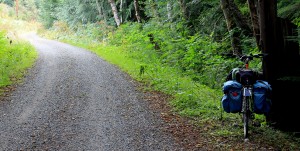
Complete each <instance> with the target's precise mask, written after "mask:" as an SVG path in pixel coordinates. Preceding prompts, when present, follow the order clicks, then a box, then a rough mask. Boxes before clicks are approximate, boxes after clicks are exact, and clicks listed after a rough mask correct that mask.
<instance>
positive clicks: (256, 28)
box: [248, 0, 262, 51]
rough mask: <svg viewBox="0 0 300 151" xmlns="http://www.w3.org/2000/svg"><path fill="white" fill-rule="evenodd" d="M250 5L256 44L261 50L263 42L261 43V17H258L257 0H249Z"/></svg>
mask: <svg viewBox="0 0 300 151" xmlns="http://www.w3.org/2000/svg"><path fill="white" fill-rule="evenodd" d="M248 5H249V9H250V16H251V21H252V29H253V35H254V37H255V40H256V44H257V46H258V49H259V50H260V51H261V50H262V48H261V44H260V29H259V28H260V26H259V18H258V14H259V12H258V8H257V7H258V6H257V5H258V4H257V1H256V0H248Z"/></svg>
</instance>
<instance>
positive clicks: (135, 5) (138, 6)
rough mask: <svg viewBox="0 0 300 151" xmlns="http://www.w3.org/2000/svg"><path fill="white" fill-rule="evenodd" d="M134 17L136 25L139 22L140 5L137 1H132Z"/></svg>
mask: <svg viewBox="0 0 300 151" xmlns="http://www.w3.org/2000/svg"><path fill="white" fill-rule="evenodd" d="M134 9H135V17H136V20H137V22H138V23H140V22H141V13H140V5H139V1H138V0H134Z"/></svg>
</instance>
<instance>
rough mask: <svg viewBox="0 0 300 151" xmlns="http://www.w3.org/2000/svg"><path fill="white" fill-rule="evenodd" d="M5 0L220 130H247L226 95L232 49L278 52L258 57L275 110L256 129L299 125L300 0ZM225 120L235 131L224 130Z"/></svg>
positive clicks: (255, 64)
mask: <svg viewBox="0 0 300 151" xmlns="http://www.w3.org/2000/svg"><path fill="white" fill-rule="evenodd" d="M0 3H4V4H6V5H8V6H10V7H11V10H10V11H8V12H7V13H8V15H9V16H12V17H14V18H16V19H20V20H24V21H28V22H36V23H37V24H41V25H40V27H39V29H38V30H37V33H38V34H39V35H41V36H44V37H47V38H50V39H55V40H59V41H62V42H66V43H70V44H73V45H76V46H79V47H83V48H86V49H89V50H91V51H93V52H94V53H96V54H98V55H99V56H101V57H102V58H104V59H105V60H107V61H108V62H111V63H112V64H115V65H117V66H119V67H120V68H121V69H122V70H123V71H125V72H127V73H129V74H130V75H131V76H132V77H133V78H134V79H136V80H137V81H139V82H141V83H143V85H144V88H143V89H144V90H151V91H159V92H162V93H165V94H167V95H170V105H171V106H172V107H173V110H174V112H176V113H178V114H180V115H181V116H184V117H188V118H191V119H193V120H194V121H196V123H199V125H201V126H203V125H205V124H207V123H214V125H213V126H211V127H209V128H208V129H210V132H211V133H213V135H221V136H229V135H233V133H242V129H232V128H228V127H230V124H232V123H233V121H236V120H237V119H239V118H240V117H239V115H233V114H226V113H224V112H223V111H222V109H221V107H220V99H221V97H222V95H223V93H222V85H223V83H224V82H225V81H226V76H227V75H228V73H229V72H230V71H231V69H233V68H235V67H240V66H243V63H242V62H241V61H239V60H238V59H232V58H226V57H224V54H228V53H231V54H237V55H239V56H241V55H243V54H258V53H269V54H272V55H271V56H272V57H271V59H266V60H261V59H255V60H253V61H251V63H250V67H251V68H254V69H256V70H257V71H259V72H262V73H263V75H264V79H266V80H267V81H269V82H270V83H271V85H272V87H273V90H274V95H273V96H272V101H273V106H274V108H273V110H272V113H271V114H270V115H269V116H266V117H265V116H262V115H256V119H257V120H258V122H260V123H261V125H262V126H261V127H258V128H256V131H262V130H264V131H265V133H262V134H260V135H258V136H257V137H261V136H262V135H264V134H266V133H268V134H269V133H271V132H270V131H267V130H265V129H268V128H269V126H271V127H274V128H279V129H281V130H284V131H288V132H290V131H292V132H295V131H298V132H299V127H300V126H299V123H298V122H297V120H298V119H299V117H298V116H297V115H298V114H299V112H298V111H297V106H298V105H299V102H297V99H294V98H295V97H297V95H296V94H297V92H298V90H299V88H298V87H297V86H298V85H299V84H300V69H299V65H300V56H299V54H300V51H299V42H300V37H299V36H298V35H299V32H300V31H299V27H300V11H299V10H300V0H289V1H287V0H277V1H276V0H266V1H264V2H261V1H260V0H255V1H252V0H0ZM2 11H3V10H2ZM264 15H265V16H264ZM268 15H269V16H268ZM265 18H266V19H265ZM264 19H265V20H264ZM268 19H269V20H268ZM272 19H273V20H272ZM0 59H1V57H0ZM290 93H292V94H290ZM286 94H289V96H286ZM291 110H292V111H291ZM295 119H296V120H295ZM224 125H225V127H226V128H228V129H227V130H224V129H220V127H223V126H224ZM201 126H200V127H201ZM218 128H219V129H218ZM216 129H217V130H216ZM274 135H275V134H274ZM267 136H269V135H267ZM270 137H271V136H270ZM265 139H270V138H265ZM272 141H273V142H275V141H276V140H274V139H272ZM280 147H283V146H280ZM280 147H279V148H280ZM284 147H286V146H284ZM288 150H289V149H288Z"/></svg>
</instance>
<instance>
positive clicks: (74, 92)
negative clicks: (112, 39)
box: [0, 34, 184, 151]
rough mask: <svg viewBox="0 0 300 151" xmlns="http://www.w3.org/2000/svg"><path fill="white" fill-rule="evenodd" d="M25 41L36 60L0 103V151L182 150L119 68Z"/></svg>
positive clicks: (73, 50) (54, 45) (76, 51)
mask: <svg viewBox="0 0 300 151" xmlns="http://www.w3.org/2000/svg"><path fill="white" fill-rule="evenodd" d="M27 39H29V40H30V42H31V43H32V44H33V45H34V46H35V47H36V48H37V50H38V53H39V58H38V60H37V62H36V65H35V66H34V68H32V69H30V71H29V74H28V76H27V77H26V78H25V80H24V83H23V84H20V85H19V86H18V87H17V89H16V90H15V91H13V92H12V94H11V95H10V96H9V97H7V98H5V100H3V101H0V150H9V151H10V150H63V151H66V150H72V151H77V150H92V151H96V150H100V151H119V150H120V151H126V150H145V151H147V150H149V151H155V150H160V151H161V150H170V151H175V150H184V149H183V148H182V146H181V145H180V144H178V143H176V141H175V139H174V138H173V136H172V135H171V134H170V133H168V132H166V131H165V130H164V124H165V122H164V120H163V119H162V118H160V113H157V112H152V111H151V110H150V109H149V104H148V102H147V101H145V99H144V96H143V95H144V94H143V93H142V92H140V91H138V90H137V88H136V86H135V82H133V81H131V80H130V78H129V77H128V76H127V75H126V74H124V73H123V72H121V71H120V70H119V69H117V68H116V67H114V66H113V65H111V64H109V63H107V62H105V61H103V60H102V59H100V58H98V57H97V56H96V55H95V54H93V53H91V52H89V51H86V50H84V49H81V48H77V47H73V46H70V45H67V44H64V43H60V42H56V41H51V40H46V39H42V38H39V37H37V36H35V35H33V34H31V35H27Z"/></svg>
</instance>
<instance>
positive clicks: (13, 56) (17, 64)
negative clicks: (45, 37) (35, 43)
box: [0, 31, 37, 87]
mask: <svg viewBox="0 0 300 151" xmlns="http://www.w3.org/2000/svg"><path fill="white" fill-rule="evenodd" d="M6 35H7V34H6V32H3V31H1V32H0V87H5V86H8V85H10V84H12V83H13V82H17V81H18V80H20V79H21V78H22V77H23V76H24V74H25V73H26V69H27V68H29V67H31V66H32V65H33V63H34V61H35V59H36V57H37V52H36V51H35V49H34V48H33V47H32V46H31V45H30V44H29V43H28V42H23V41H17V40H12V43H10V40H11V39H8V38H7V36H6Z"/></svg>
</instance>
